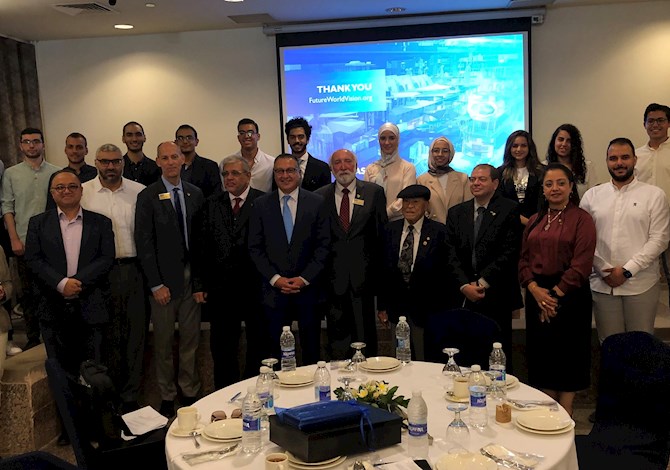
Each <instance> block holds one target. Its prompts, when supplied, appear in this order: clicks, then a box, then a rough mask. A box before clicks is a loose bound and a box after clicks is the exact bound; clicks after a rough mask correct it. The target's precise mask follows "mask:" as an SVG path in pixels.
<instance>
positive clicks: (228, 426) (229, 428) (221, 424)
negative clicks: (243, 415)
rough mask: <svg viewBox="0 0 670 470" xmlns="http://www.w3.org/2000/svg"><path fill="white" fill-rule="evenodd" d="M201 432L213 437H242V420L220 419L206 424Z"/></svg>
mask: <svg viewBox="0 0 670 470" xmlns="http://www.w3.org/2000/svg"><path fill="white" fill-rule="evenodd" d="M202 432H203V434H204V435H205V436H207V437H211V438H213V439H239V438H240V437H242V420H241V419H239V418H237V419H222V420H220V421H214V422H213V423H210V424H208V425H207V426H205V429H203V431H202Z"/></svg>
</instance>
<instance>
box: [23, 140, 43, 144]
mask: <svg viewBox="0 0 670 470" xmlns="http://www.w3.org/2000/svg"><path fill="white" fill-rule="evenodd" d="M21 143H22V144H23V145H30V144H33V145H39V144H41V143H42V139H23V140H22V141H21Z"/></svg>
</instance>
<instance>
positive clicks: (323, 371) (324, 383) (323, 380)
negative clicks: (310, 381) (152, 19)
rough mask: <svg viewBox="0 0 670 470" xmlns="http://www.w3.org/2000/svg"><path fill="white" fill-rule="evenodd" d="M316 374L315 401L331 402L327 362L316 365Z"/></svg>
mask: <svg viewBox="0 0 670 470" xmlns="http://www.w3.org/2000/svg"><path fill="white" fill-rule="evenodd" d="M316 366H317V368H316V372H314V399H315V400H316V401H330V399H331V396H330V372H328V369H327V368H326V361H319V362H317V363H316Z"/></svg>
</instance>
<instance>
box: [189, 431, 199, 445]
mask: <svg viewBox="0 0 670 470" xmlns="http://www.w3.org/2000/svg"><path fill="white" fill-rule="evenodd" d="M190 434H191V437H192V438H193V442H195V448H196V449H199V448H200V443H199V442H198V438H197V435H198V431H191V433H190Z"/></svg>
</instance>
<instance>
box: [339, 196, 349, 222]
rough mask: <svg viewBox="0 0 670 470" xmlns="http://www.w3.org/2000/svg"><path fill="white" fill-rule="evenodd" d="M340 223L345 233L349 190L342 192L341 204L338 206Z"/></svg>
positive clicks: (347, 219)
mask: <svg viewBox="0 0 670 470" xmlns="http://www.w3.org/2000/svg"><path fill="white" fill-rule="evenodd" d="M340 222H341V223H342V228H343V229H344V231H345V232H348V231H349V190H348V189H347V188H344V189H343V190H342V203H341V204H340Z"/></svg>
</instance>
